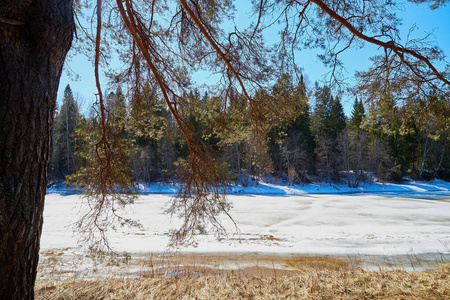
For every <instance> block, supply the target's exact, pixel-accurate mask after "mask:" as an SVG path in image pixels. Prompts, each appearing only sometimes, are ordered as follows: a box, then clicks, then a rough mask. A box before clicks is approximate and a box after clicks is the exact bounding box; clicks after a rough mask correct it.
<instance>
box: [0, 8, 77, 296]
mask: <svg viewBox="0 0 450 300" xmlns="http://www.w3.org/2000/svg"><path fill="white" fill-rule="evenodd" d="M0 16H1V17H2V18H1V19H0V299H32V298H33V297H34V291H33V289H34V282H35V279H36V270H37V264H38V260H39V242H40V235H41V231H42V224H43V210H44V197H45V188H46V184H47V171H48V163H49V155H50V143H51V132H52V126H53V114H54V110H55V103H56V96H57V90H58V84H59V79H60V76H61V70H62V67H63V63H64V60H65V57H66V54H67V52H68V50H69V48H70V46H71V42H72V37H73V33H74V22H73V12H72V0H3V1H1V2H0ZM5 19H7V20H12V21H14V22H3V21H2V20H5Z"/></svg>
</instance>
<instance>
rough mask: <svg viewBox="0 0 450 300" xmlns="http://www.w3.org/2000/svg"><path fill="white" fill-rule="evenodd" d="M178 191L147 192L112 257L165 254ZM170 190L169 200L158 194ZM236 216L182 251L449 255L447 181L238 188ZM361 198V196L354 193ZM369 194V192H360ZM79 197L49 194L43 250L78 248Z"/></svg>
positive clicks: (233, 192)
mask: <svg viewBox="0 0 450 300" xmlns="http://www.w3.org/2000/svg"><path fill="white" fill-rule="evenodd" d="M173 191H174V188H173V187H170V186H169V187H167V186H161V185H153V186H147V187H144V189H143V190H142V192H144V193H145V194H143V195H142V196H140V197H139V199H138V200H137V201H136V203H135V204H133V205H131V206H130V207H128V209H127V210H126V212H124V215H125V216H127V217H131V218H133V219H135V220H138V221H140V222H141V224H142V225H143V227H142V228H128V227H122V228H120V227H119V228H118V229H116V230H112V229H111V230H109V232H108V236H109V239H110V242H111V245H112V247H113V249H114V250H115V251H119V252H127V253H149V252H162V251H166V250H167V249H168V248H167V245H168V242H169V235H168V233H169V232H170V230H171V229H176V228H177V226H179V225H180V221H179V220H178V219H176V218H173V219H171V218H170V217H169V216H168V215H165V214H163V213H162V211H163V209H162V208H163V207H164V205H165V204H166V203H167V202H168V201H169V200H170V199H171V197H172V194H171V192H173ZM161 192H166V193H165V194H160V193H161ZM229 192H230V194H229V199H230V200H231V201H232V202H233V208H232V209H231V212H230V213H231V215H232V217H233V218H234V220H235V222H236V223H237V226H238V231H236V228H235V227H234V225H233V223H232V222H231V221H230V220H229V219H228V218H226V217H222V221H223V224H224V226H225V227H226V228H227V229H228V231H229V235H228V236H227V237H226V238H223V239H220V240H217V239H216V237H214V236H213V235H198V236H197V240H198V245H197V246H196V247H193V246H190V247H185V248H181V249H177V250H178V251H182V252H183V251H185V252H269V253H298V254H335V255H354V254H359V255H366V254H367V255H401V254H407V253H447V254H448V253H449V251H450V249H449V248H450V183H446V182H443V181H434V182H413V183H407V184H371V185H366V186H364V187H362V188H360V189H356V190H355V189H350V188H347V187H345V186H330V185H306V186H294V187H292V186H286V185H284V186H283V185H274V184H264V183H260V184H258V185H257V186H253V187H250V188H244V187H233V188H231V189H230V191H229ZM355 192H356V193H355ZM362 192H364V193H362ZM80 197H81V196H80V195H79V194H68V195H65V194H64V193H55V191H54V192H53V193H49V194H48V195H47V196H46V205H45V212H44V217H45V221H44V229H43V234H42V240H41V250H42V251H46V250H51V249H61V248H72V247H73V248H75V247H76V246H77V237H78V236H77V234H76V233H74V230H73V223H74V222H75V221H76V220H77V218H78V217H79V215H78V211H79V209H80V207H79V205H80V203H81V201H80Z"/></svg>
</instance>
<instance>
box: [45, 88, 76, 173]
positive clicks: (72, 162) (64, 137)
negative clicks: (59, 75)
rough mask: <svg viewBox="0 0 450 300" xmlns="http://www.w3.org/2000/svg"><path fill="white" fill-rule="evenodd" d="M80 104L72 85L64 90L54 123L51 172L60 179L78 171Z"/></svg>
mask: <svg viewBox="0 0 450 300" xmlns="http://www.w3.org/2000/svg"><path fill="white" fill-rule="evenodd" d="M80 117H81V115H80V113H79V108H78V103H77V102H76V101H75V98H74V97H73V93H72V90H71V88H70V85H67V86H66V88H65V89H64V96H63V100H62V105H61V109H60V110H59V112H58V113H57V114H56V117H55V122H54V129H53V130H54V146H53V155H52V161H51V170H52V171H51V172H52V174H54V176H56V177H58V178H64V177H65V176H66V175H69V174H72V173H74V172H76V171H77V169H78V167H79V165H78V163H79V158H78V157H77V156H76V151H77V133H76V131H77V128H78V123H79V120H80Z"/></svg>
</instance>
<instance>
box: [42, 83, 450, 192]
mask: <svg viewBox="0 0 450 300" xmlns="http://www.w3.org/2000/svg"><path fill="white" fill-rule="evenodd" d="M157 91H158V88H157V86H155V85H154V84H152V83H145V84H143V85H142V87H141V88H140V89H139V90H134V91H129V92H126V91H123V90H122V89H121V88H120V87H117V88H115V89H114V91H113V92H109V93H108V94H107V95H105V96H104V99H105V112H106V114H107V116H106V118H105V119H106V128H105V130H106V132H107V137H108V139H109V143H108V145H110V148H111V149H109V152H110V153H111V155H113V156H114V166H113V169H114V170H112V171H111V172H117V174H116V175H115V176H114V177H115V178H116V180H117V178H119V181H120V180H122V183H123V186H130V185H133V183H138V182H141V183H151V182H167V183H170V182H178V181H183V176H182V174H183V173H186V169H188V168H189V167H191V166H189V165H188V164H189V162H190V160H189V156H190V155H191V150H190V147H189V145H188V143H189V142H188V141H187V140H186V138H185V137H184V136H183V134H182V132H181V129H180V126H178V124H177V123H176V122H175V120H174V119H173V116H172V114H171V113H170V111H168V109H167V107H166V105H165V102H164V100H163V99H162V97H160V95H159V94H158V92H157ZM366 92H367V90H366ZM258 93H260V95H259V97H258V99H262V100H260V102H259V103H258V105H257V107H258V111H257V112H256V113H255V112H253V115H256V116H257V119H256V122H253V120H251V119H250V118H249V117H248V116H249V115H252V112H249V110H250V109H252V108H251V107H250V105H249V104H248V101H247V100H246V98H245V97H244V96H243V95H241V94H240V93H239V91H237V90H230V91H229V95H228V99H229V100H228V101H227V102H226V103H225V104H226V107H224V105H223V103H224V102H223V100H222V99H221V98H220V96H214V95H213V93H212V92H210V91H203V92H199V90H197V89H193V90H192V91H191V92H190V93H189V94H186V95H184V96H183V99H182V101H184V102H186V103H188V105H186V106H184V107H183V108H180V109H181V111H179V112H178V113H179V114H180V115H181V116H182V117H183V120H185V122H186V124H184V126H188V127H189V128H190V129H191V131H192V132H193V133H194V134H195V136H194V137H193V139H194V141H195V143H196V144H201V145H204V147H205V149H207V150H208V153H211V155H212V157H213V158H214V164H215V165H216V166H218V168H219V170H220V172H219V174H220V176H221V177H222V178H221V179H223V180H224V181H225V182H227V183H228V184H240V185H243V186H248V185H249V184H251V181H256V182H257V181H258V180H259V179H261V178H263V177H265V178H271V179H272V180H274V181H277V180H282V181H284V182H288V183H289V184H307V183H311V182H316V183H317V182H320V183H329V184H333V183H344V184H348V186H350V187H358V186H359V185H360V184H362V183H366V182H368V183H370V182H373V181H375V180H376V181H382V182H385V181H393V182H400V181H402V180H405V178H411V179H414V180H431V179H434V178H440V179H444V180H449V179H450V157H449V155H447V152H448V147H449V145H448V144H449V143H448V142H449V140H450V137H449V133H450V116H449V113H450V109H449V107H447V106H448V103H449V102H448V99H446V97H448V95H445V94H439V93H438V92H433V93H430V94H429V95H428V96H427V97H426V98H425V99H423V98H420V99H417V98H413V97H410V98H407V99H406V100H405V99H396V98H395V96H392V95H390V96H389V95H383V96H381V97H380V98H379V99H377V101H363V100H362V98H361V99H358V97H357V96H355V97H354V99H353V100H350V101H352V102H353V108H352V111H351V115H350V116H348V117H347V116H346V115H345V114H344V109H343V100H342V96H341V95H342V94H341V93H337V92H334V91H333V90H332V89H331V88H330V87H329V86H326V85H324V86H321V85H319V84H317V83H316V84H315V87H314V88H313V90H312V91H310V90H308V89H307V88H306V85H305V83H304V80H303V76H301V77H299V78H298V79H294V78H293V77H292V76H290V75H283V76H282V77H281V78H279V79H278V80H277V82H276V83H275V84H274V85H273V86H272V88H271V90H261V91H259V92H258ZM264 99H268V100H270V101H264ZM346 101H347V102H348V101H349V100H346ZM274 103H275V104H276V107H272V106H273V105H274ZM271 105H272V106H271ZM79 106H80V103H79V101H78V100H77V99H75V97H74V94H73V92H72V90H71V88H70V86H69V85H68V86H67V87H66V88H65V91H64V97H63V99H62V104H61V105H60V107H58V108H57V111H56V114H55V124H54V128H53V149H52V158H51V163H50V174H49V178H50V184H51V183H55V182H60V181H62V180H65V181H66V182H68V183H73V184H77V185H80V182H82V178H92V175H94V176H95V173H93V172H95V171H93V170H91V169H92V166H93V165H95V160H97V159H99V158H100V156H99V154H98V152H99V149H98V148H99V142H98V141H99V140H100V139H101V136H102V127H103V125H104V124H101V122H100V121H99V118H98V117H97V114H96V110H99V108H98V107H97V106H96V105H95V104H94V106H93V107H92V108H91V112H90V113H89V115H82V114H81V113H80V108H79ZM185 107H188V110H183V109H184V108H185ZM100 151H101V149H100ZM121 176H122V179H120V178H121Z"/></svg>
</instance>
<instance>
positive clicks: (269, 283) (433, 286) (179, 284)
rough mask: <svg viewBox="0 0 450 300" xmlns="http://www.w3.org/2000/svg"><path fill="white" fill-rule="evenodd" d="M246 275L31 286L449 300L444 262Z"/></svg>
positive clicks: (75, 294) (64, 293)
mask: <svg viewBox="0 0 450 300" xmlns="http://www.w3.org/2000/svg"><path fill="white" fill-rule="evenodd" d="M249 274H250V273H245V272H242V273H237V272H235V271H228V272H226V273H222V274H219V275H201V276H199V277H197V276H196V277H192V276H189V275H187V276H184V275H181V276H173V277H147V278H141V279H131V280H119V279H105V280H92V281H76V280H66V281H56V280H45V281H38V282H37V284H36V299H450V264H446V265H443V266H442V267H441V268H439V269H437V270H432V271H422V272H406V271H399V270H394V271H386V270H381V271H373V272H365V271H362V270H356V271H351V270H345V269H344V268H343V267H336V268H334V267H331V268H321V267H319V268H315V267H309V268H306V267H302V269H301V270H298V271H296V272H290V273H283V274H277V270H275V269H273V270H271V273H270V270H267V274H265V275H264V274H261V276H258V275H255V276H248V275H249Z"/></svg>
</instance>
